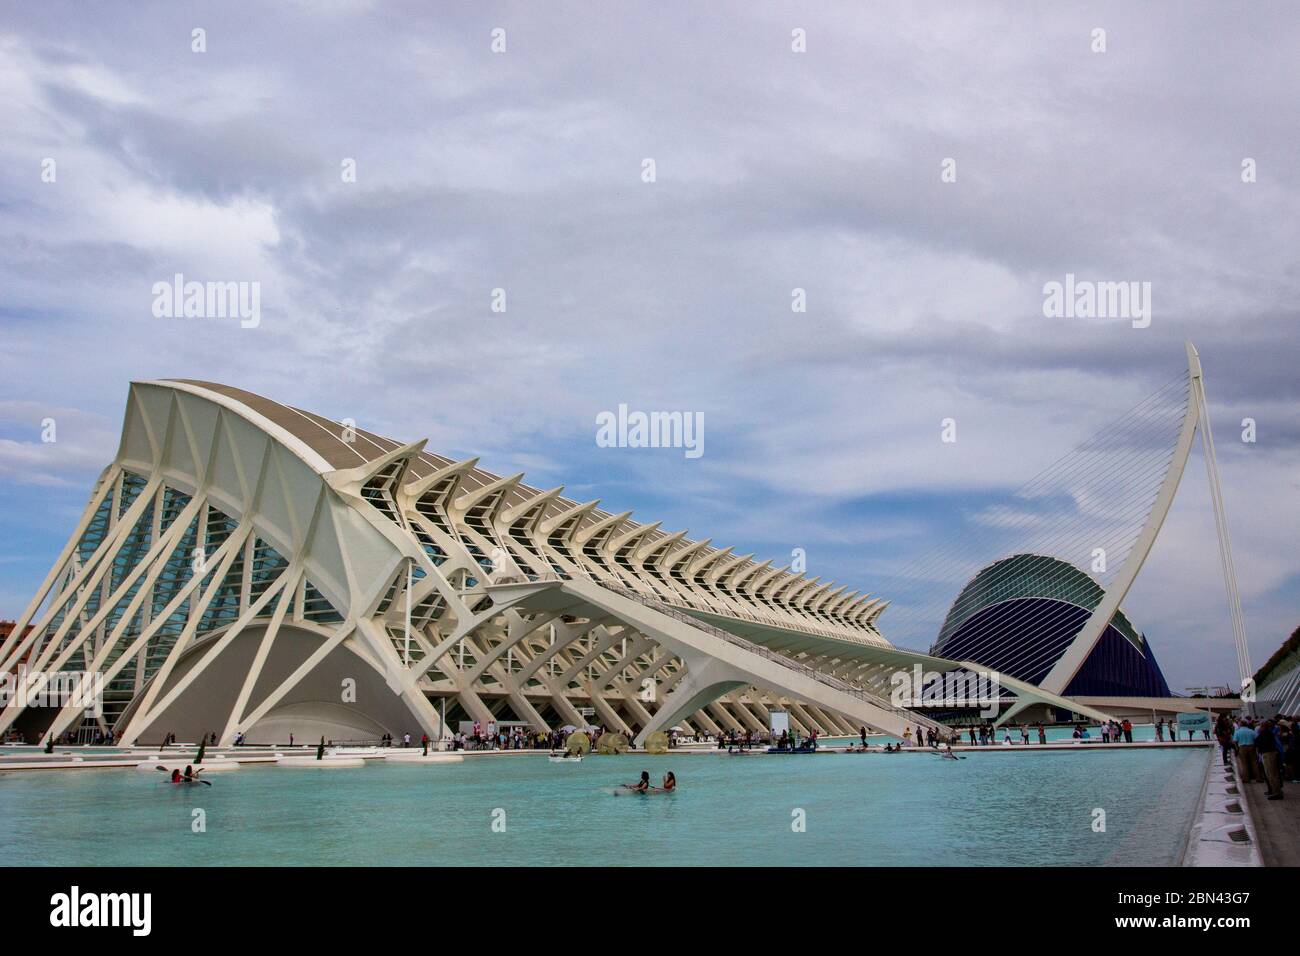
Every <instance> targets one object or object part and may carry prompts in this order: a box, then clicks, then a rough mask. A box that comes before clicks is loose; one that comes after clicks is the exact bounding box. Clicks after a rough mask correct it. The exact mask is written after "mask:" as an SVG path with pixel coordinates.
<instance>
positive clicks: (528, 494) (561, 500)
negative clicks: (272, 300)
mask: <svg viewBox="0 0 1300 956" xmlns="http://www.w3.org/2000/svg"><path fill="white" fill-rule="evenodd" d="M151 384H154V385H162V386H170V385H181V386H185V387H186V388H187V389H189V390H198V391H202V392H209V393H211V394H212V395H213V396H219V397H220V398H221V399H223V400H224V401H226V402H234V403H237V404H239V405H242V406H243V407H244V408H245V409H247V410H248V411H249V412H250V413H252V414H253V416H260V417H261V418H264V419H266V420H267V421H269V422H271V423H272V424H273V425H274V426H276V427H278V428H280V429H283V430H284V431H285V432H287V433H288V434H289V435H290V436H291V437H292V438H293V439H295V440H296V441H298V442H301V443H302V444H303V445H305V446H306V448H307V450H308V451H309V452H310V453H312V454H314V455H315V456H317V457H318V458H319V459H320V460H321V461H323V462H324V463H325V464H326V465H327V466H328V467H329V468H332V469H350V468H356V467H358V466H360V465H365V464H367V463H369V462H371V461H374V460H375V459H378V458H381V457H382V456H384V455H386V454H388V453H389V452H392V451H395V450H397V449H399V448H402V447H404V445H405V443H404V442H400V441H397V440H395V439H392V438H387V437H385V436H382V435H377V434H375V433H374V432H370V431H366V430H365V429H363V428H357V427H352V428H351V429H350V430H351V432H352V433H353V434H354V435H355V439H354V440H353V441H346V440H345V439H344V433H345V430H347V426H344V425H343V424H342V423H340V422H336V421H331V420H330V419H328V418H325V417H323V416H321V415H317V414H315V413H313V412H309V411H306V410H304V409H301V408H295V407H294V406H292V405H286V404H284V403H282V402H277V401H275V400H273V399H269V398H265V397H263V396H261V395H257V394H255V393H253V392H249V391H247V390H245V389H242V388H236V387H234V386H232V385H223V384H221V383H219V382H208V381H202V380H199V379H182V378H177V379H162V380H159V381H155V382H153V383H151ZM454 463H455V459H451V458H446V457H443V456H441V455H437V454H434V453H432V452H428V451H423V450H422V451H420V452H419V453H418V454H416V455H414V456H413V457H412V459H411V462H410V465H409V470H408V477H409V479H413V480H418V479H421V478H426V477H428V476H429V475H432V474H434V473H435V472H437V471H439V470H441V469H443V468H446V467H447V466H448V465H451V464H454ZM318 467H319V466H318ZM500 480H501V476H500V475H496V474H493V473H492V472H490V471H487V470H485V469H482V468H478V467H471V468H467V469H465V471H464V473H463V474H462V476H461V485H460V487H461V490H462V491H463V492H472V491H476V490H478V489H480V488H484V487H486V486H488V485H490V484H493V483H494V482H497V481H500ZM543 490H544V489H539V488H536V487H534V486H532V485H527V484H524V483H522V482H519V483H516V484H515V485H513V487H511V488H510V489H509V490H508V491H507V493H506V496H505V501H504V504H503V507H504V508H506V509H508V508H513V507H516V506H518V505H521V504H523V503H524V502H526V501H528V500H530V499H532V498H535V497H537V496H538V495H540V494H542V492H543ZM579 505H580V502H577V501H574V500H572V499H570V498H565V497H562V496H559V495H556V496H553V497H552V498H550V499H549V500H548V501H547V502H546V503H545V504H544V505H543V511H542V514H541V516H540V517H541V520H543V521H544V520H547V519H550V518H553V517H555V516H557V515H560V514H562V513H564V512H567V511H570V510H572V509H574V508H577V507H578V506H579ZM612 516H613V515H612V513H611V512H609V511H605V510H603V509H601V508H598V507H596V508H590V509H588V510H587V511H586V512H585V513H583V514H582V515H581V516H580V517H579V519H578V524H577V530H579V531H583V530H586V529H590V528H593V527H594V526H595V525H598V524H600V523H601V522H603V521H605V520H606V519H608V518H610V517H612ZM646 527H647V526H646V525H645V524H644V523H642V522H638V521H635V520H632V519H630V518H628V519H625V520H624V522H623V523H622V524H621V525H620V528H619V534H620V535H621V536H626V535H628V534H629V533H630V532H632V531H635V530H637V529H640V528H646ZM669 537H672V533H671V532H668V531H665V530H663V529H660V528H659V527H658V522H655V523H653V524H652V525H650V526H649V527H648V530H646V531H645V532H644V535H643V537H642V539H641V545H640V546H641V547H645V546H647V545H649V544H652V543H653V542H656V541H661V540H664V539H667V538H669ZM692 544H694V542H693V541H692V540H691V539H690V538H687V537H685V536H684V535H683V536H682V537H681V538H680V540H679V541H677V542H676V543H675V544H674V550H675V551H677V552H680V550H681V549H684V548H687V547H689V546H691V545H692ZM717 550H719V549H718V548H717V547H714V546H712V545H710V544H707V543H706V544H704V545H702V546H701V547H700V548H699V549H698V552H697V553H696V557H697V558H703V557H705V556H707V555H710V554H713V553H715V552H716V551H717ZM758 564H759V563H758V562H756V561H753V560H750V559H746V560H745V561H744V563H743V564H742V566H741V568H740V569H737V573H740V571H741V570H743V568H745V567H748V566H751V565H753V566H758ZM804 577H805V576H804V575H803V574H800V573H794V572H790V571H785V570H781V571H778V572H775V574H774V576H773V582H777V581H783V580H784V581H789V582H793V581H794V580H795V579H803V578H804ZM773 582H769V584H770V585H772V586H773V587H775V585H774V584H773ZM868 601H869V596H868V595H867V594H865V593H864V594H863V595H862V596H861V597H858V598H855V600H854V603H855V604H863V605H865V604H867V603H868ZM875 603H876V604H877V605H878V606H877V607H876V608H875V611H874V613H873V615H872V619H873V620H874V617H875V616H876V615H878V613H879V611H881V610H883V609H884V603H883V602H875Z"/></svg>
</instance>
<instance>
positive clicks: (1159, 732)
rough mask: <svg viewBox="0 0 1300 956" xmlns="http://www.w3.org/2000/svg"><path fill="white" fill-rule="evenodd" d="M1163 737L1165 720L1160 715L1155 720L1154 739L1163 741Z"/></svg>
mask: <svg viewBox="0 0 1300 956" xmlns="http://www.w3.org/2000/svg"><path fill="white" fill-rule="evenodd" d="M1164 739H1165V720H1164V718H1163V717H1161V718H1160V719H1159V720H1157V721H1156V740H1159V741H1163V740H1164Z"/></svg>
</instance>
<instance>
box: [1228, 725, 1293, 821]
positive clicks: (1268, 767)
mask: <svg viewBox="0 0 1300 956" xmlns="http://www.w3.org/2000/svg"><path fill="white" fill-rule="evenodd" d="M1297 721H1300V717H1297V716H1295V715H1294V714H1293V715H1291V716H1285V715H1281V714H1279V715H1278V716H1277V717H1271V718H1267V719H1263V720H1256V719H1255V718H1253V717H1239V718H1235V719H1234V718H1231V717H1228V716H1227V715H1226V714H1221V715H1220V716H1219V719H1218V721H1217V722H1216V723H1215V725H1214V737H1215V739H1216V740H1217V741H1218V742H1219V749H1220V750H1221V751H1222V754H1223V764H1224V766H1227V767H1230V766H1232V764H1233V762H1234V761H1235V762H1236V765H1237V780H1238V781H1239V782H1240V783H1243V784H1244V783H1256V782H1259V783H1263V784H1264V786H1265V787H1266V788H1267V789H1266V790H1265V791H1264V796H1265V797H1266V798H1267V799H1269V800H1281V799H1282V784H1283V783H1284V782H1285V781H1290V782H1291V783H1300V739H1297V736H1296V735H1297V731H1298V728H1297V724H1296V722H1297Z"/></svg>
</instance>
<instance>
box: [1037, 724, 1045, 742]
mask: <svg viewBox="0 0 1300 956" xmlns="http://www.w3.org/2000/svg"><path fill="white" fill-rule="evenodd" d="M1038 742H1039V743H1040V744H1045V743H1047V730H1046V728H1044V727H1043V725H1042V724H1041V723H1040V724H1039V725H1038Z"/></svg>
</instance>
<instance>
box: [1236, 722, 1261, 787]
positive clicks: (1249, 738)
mask: <svg viewBox="0 0 1300 956" xmlns="http://www.w3.org/2000/svg"><path fill="white" fill-rule="evenodd" d="M1232 742H1233V743H1234V744H1235V745H1236V747H1237V773H1238V775H1239V776H1240V778H1241V782H1242V783H1251V782H1253V781H1254V780H1255V764H1256V762H1257V760H1256V756H1255V731H1254V729H1253V728H1252V727H1251V726H1250V724H1248V723H1246V722H1245V721H1242V723H1241V725H1240V726H1239V727H1238V728H1237V729H1236V730H1235V731H1233V734H1232Z"/></svg>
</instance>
